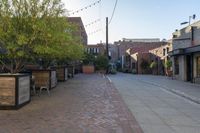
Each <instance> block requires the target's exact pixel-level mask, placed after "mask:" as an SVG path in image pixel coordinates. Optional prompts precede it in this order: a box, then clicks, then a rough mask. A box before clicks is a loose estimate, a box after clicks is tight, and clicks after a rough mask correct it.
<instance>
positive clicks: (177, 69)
mask: <svg viewBox="0 0 200 133" xmlns="http://www.w3.org/2000/svg"><path fill="white" fill-rule="evenodd" d="M174 67H175V74H179V61H178V57H174Z"/></svg>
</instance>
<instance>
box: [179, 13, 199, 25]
mask: <svg viewBox="0 0 200 133" xmlns="http://www.w3.org/2000/svg"><path fill="white" fill-rule="evenodd" d="M195 18H196V14H193V15H192V16H189V21H185V22H182V23H181V25H184V24H189V25H190V22H191V19H193V20H195Z"/></svg>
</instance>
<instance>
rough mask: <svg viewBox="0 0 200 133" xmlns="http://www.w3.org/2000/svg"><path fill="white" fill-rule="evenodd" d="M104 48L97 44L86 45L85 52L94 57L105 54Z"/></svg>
mask: <svg viewBox="0 0 200 133" xmlns="http://www.w3.org/2000/svg"><path fill="white" fill-rule="evenodd" d="M105 51H106V50H105V46H104V45H103V44H102V43H99V44H88V45H86V46H85V52H87V53H90V54H96V55H99V54H100V55H103V54H105Z"/></svg>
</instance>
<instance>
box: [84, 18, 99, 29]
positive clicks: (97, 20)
mask: <svg viewBox="0 0 200 133" xmlns="http://www.w3.org/2000/svg"><path fill="white" fill-rule="evenodd" d="M100 21H101V19H96V20H95V21H93V22H91V23H89V24H86V25H85V27H88V26H91V25H93V24H96V23H98V22H100Z"/></svg>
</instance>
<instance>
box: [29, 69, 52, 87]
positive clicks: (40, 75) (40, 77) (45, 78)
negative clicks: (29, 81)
mask: <svg viewBox="0 0 200 133" xmlns="http://www.w3.org/2000/svg"><path fill="white" fill-rule="evenodd" d="M32 75H33V76H34V77H35V85H36V86H37V87H40V86H46V83H47V82H48V83H49V78H50V73H49V71H36V72H34V71H33V72H32ZM48 86H49V85H48Z"/></svg>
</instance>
